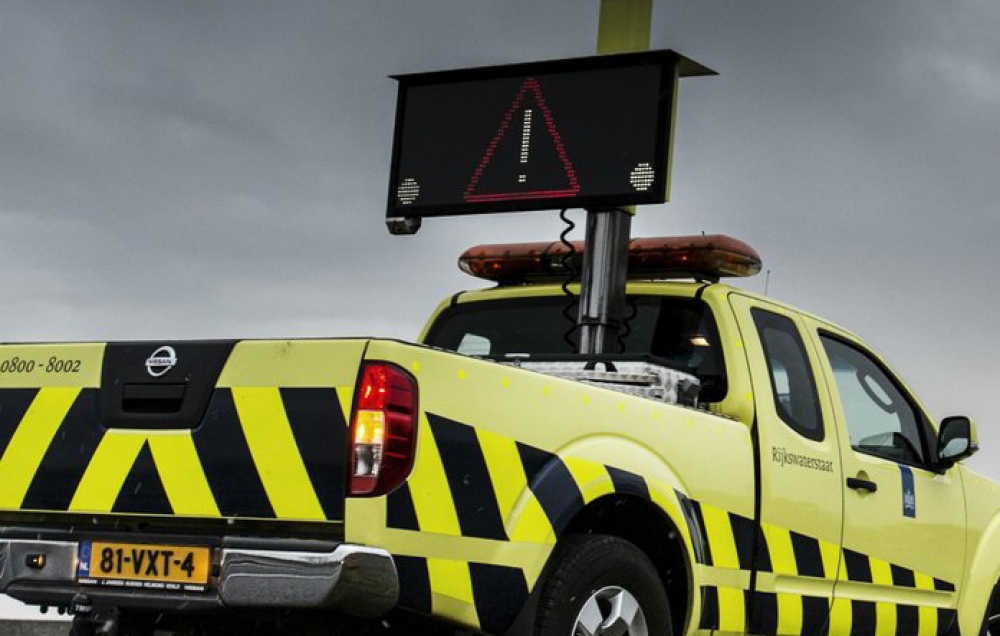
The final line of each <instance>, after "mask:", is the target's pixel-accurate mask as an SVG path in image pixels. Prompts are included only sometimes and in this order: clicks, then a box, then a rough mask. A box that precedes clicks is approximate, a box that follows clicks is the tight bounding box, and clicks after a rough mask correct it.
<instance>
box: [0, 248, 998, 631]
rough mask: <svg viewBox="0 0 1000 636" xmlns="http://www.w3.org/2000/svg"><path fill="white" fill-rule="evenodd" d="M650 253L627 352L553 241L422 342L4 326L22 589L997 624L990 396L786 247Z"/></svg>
mask: <svg viewBox="0 0 1000 636" xmlns="http://www.w3.org/2000/svg"><path fill="white" fill-rule="evenodd" d="M653 243H655V244H656V245H655V246H653V247H651V245H652V244H653ZM640 247H642V249H637V250H635V253H634V254H632V256H633V257H634V259H632V258H631V257H630V280H629V282H628V285H627V301H628V308H629V311H628V318H627V319H626V320H625V322H624V324H623V329H622V330H621V337H620V338H619V343H618V344H619V351H618V352H616V353H614V354H608V355H600V356H580V355H577V354H576V353H575V351H576V346H575V345H576V343H575V337H576V335H575V333H574V328H573V322H572V321H568V320H567V318H566V315H567V307H568V304H569V303H571V302H572V301H573V299H572V298H570V297H567V295H566V293H565V292H566V291H567V290H569V291H572V290H573V289H574V288H573V287H572V286H565V285H560V284H558V282H557V281H556V280H555V279H558V277H559V276H560V275H561V274H559V273H558V272H555V271H554V270H553V266H552V263H553V261H552V259H551V258H549V257H550V256H552V254H549V253H548V251H547V250H540V249H538V248H536V247H533V246H527V247H526V246H520V247H519V246H486V247H485V248H481V249H478V250H471V251H470V252H468V253H467V254H466V255H465V257H463V260H462V266H463V268H465V269H466V270H467V271H469V272H471V273H473V274H475V275H478V276H481V277H484V278H488V279H490V280H493V281H497V282H498V284H497V285H496V286H495V287H493V288H490V289H484V290H479V291H469V292H463V293H459V294H456V295H455V296H453V297H451V298H449V299H448V300H446V301H445V302H444V303H443V304H442V305H441V306H440V308H439V309H438V311H437V312H436V313H435V314H434V316H433V317H432V318H431V320H430V322H429V323H428V325H427V327H426V328H425V330H424V332H423V334H422V335H421V337H420V339H419V342H418V343H417V344H410V343H404V342H399V341H395V340H384V339H376V338H371V339H316V340H271V341H238V342H236V341H213V342H148V343H81V344H6V345H3V346H2V347H0V592H4V593H6V594H9V595H11V596H13V597H15V598H18V599H21V600H22V601H25V602H27V603H32V604H36V605H45V606H51V607H55V608H60V609H63V610H66V611H69V612H70V613H72V614H74V615H75V617H76V618H75V620H74V627H73V630H74V632H75V633H76V634H94V633H109V634H110V633H120V634H126V633H130V634H131V633H134V634H152V633H153V631H154V629H155V630H157V631H156V633H157V634H160V633H171V630H173V631H176V632H177V633H204V632H208V631H210V627H209V626H211V625H221V627H216V628H215V629H216V631H217V632H219V633H246V632H245V631H241V630H242V628H241V629H237V628H235V627H234V625H236V624H237V623H238V622H239V621H247V620H250V619H251V618H252V620H253V621H256V622H255V623H254V624H258V625H264V624H268V621H272V620H273V621H275V624H276V623H277V622H280V621H281V620H284V619H287V618H288V617H290V616H291V617H302V616H306V615H308V616H309V617H310V620H312V621H315V622H316V623H317V624H323V622H324V621H329V623H328V624H329V625H334V624H336V625H338V629H342V630H345V631H344V632H343V633H353V632H352V631H351V630H365V629H369V628H370V629H374V630H376V631H378V630H381V631H383V632H384V631H385V630H387V629H388V630H390V631H391V630H394V629H397V630H398V629H415V628H413V627H412V626H413V625H420V624H421V621H426V623H425V626H424V627H420V628H419V629H422V630H430V629H432V628H433V626H435V625H437V626H446V629H452V630H455V629H457V630H460V631H464V632H482V633H488V634H497V635H501V634H533V635H538V636H543V635H544V636H548V635H558V636H597V635H606V636H625V635H628V636H654V635H670V634H677V635H680V634H709V633H714V634H763V635H778V634H781V635H786V634H788V635H793V634H803V635H815V636H893V635H900V636H902V635H913V636H944V635H952V634H959V633H961V634H965V635H966V636H969V635H973V634H984V633H986V632H987V631H988V630H989V629H990V627H989V619H990V617H991V616H993V615H994V614H996V613H998V607H997V601H996V599H994V596H995V594H994V590H995V589H996V586H997V581H998V579H1000V515H998V511H1000V491H998V486H997V485H996V484H994V483H992V482H990V481H987V480H986V479H984V478H982V477H980V476H978V475H977V474H975V473H973V472H971V471H970V470H969V469H967V468H965V467H964V466H963V465H962V464H961V463H960V461H961V460H962V459H964V458H966V457H968V456H969V455H971V454H972V453H973V452H975V450H976V449H977V439H976V432H975V427H974V425H973V423H972V421H971V420H970V419H969V418H967V417H951V418H947V419H945V420H944V421H942V422H940V423H939V424H938V423H935V422H934V421H932V420H931V418H930V417H929V416H928V415H927V413H926V411H925V409H924V408H923V407H922V406H921V405H920V402H919V401H918V400H917V398H916V397H915V396H914V395H913V394H912V393H911V392H910V391H909V390H908V389H907V388H906V386H905V385H904V384H903V382H902V381H901V380H900V378H899V376H898V375H897V374H896V373H895V372H894V371H892V370H891V369H890V367H889V366H888V365H887V364H886V363H885V361H883V360H882V359H881V358H880V357H879V356H878V355H877V354H876V353H874V352H873V351H872V350H871V349H870V348H869V347H868V346H867V345H865V344H864V342H862V341H861V340H860V339H859V338H858V337H857V336H855V335H853V334H852V333H850V332H848V331H845V330H844V329H842V328H840V327H837V326H835V325H833V324H831V323H829V322H827V321H825V320H823V319H821V318H817V317H815V316H812V315H810V314H807V313H805V312H802V311H799V310H797V309H794V308H792V307H789V306H787V305H784V304H781V303H778V302H775V301H773V300H771V299H770V298H766V297H761V296H759V295H755V294H751V293H748V292H745V291H742V290H740V289H738V288H736V287H732V286H729V285H727V284H723V283H720V282H718V280H719V279H720V278H721V277H724V276H726V275H732V274H747V273H752V272H754V271H757V270H759V267H760V262H759V258H758V257H757V255H756V253H755V252H753V250H752V249H750V248H749V247H748V246H746V245H745V244H742V243H740V242H739V241H735V240H732V239H728V238H726V237H718V236H716V237H711V236H709V237H694V238H682V239H673V240H662V241H659V242H656V241H652V242H647V243H645V244H642V245H641V246H640ZM557 260H559V259H557ZM562 260H564V259H562ZM675 276H685V277H687V278H688V279H689V280H669V279H671V278H673V277H675ZM373 307H382V308H383V310H385V311H391V304H383V305H381V306H380V305H378V304H374V305H373ZM344 616H355V617H360V620H359V621H357V622H354V621H353V620H352V621H349V622H344V619H342V617H344ZM213 621H215V622H213ZM365 621H370V626H366V625H368V624H367V623H366V622H365ZM227 626H228V627H227ZM247 629H249V628H247ZM199 630H200V631H199ZM416 633H424V632H416Z"/></svg>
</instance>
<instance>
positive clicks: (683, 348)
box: [425, 296, 725, 402]
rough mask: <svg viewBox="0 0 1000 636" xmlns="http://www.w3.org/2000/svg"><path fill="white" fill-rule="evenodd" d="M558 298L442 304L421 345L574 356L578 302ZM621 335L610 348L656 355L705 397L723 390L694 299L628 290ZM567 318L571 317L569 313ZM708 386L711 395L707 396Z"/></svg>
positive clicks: (707, 315) (713, 337) (712, 331)
mask: <svg viewBox="0 0 1000 636" xmlns="http://www.w3.org/2000/svg"><path fill="white" fill-rule="evenodd" d="M567 307H568V299H567V298H565V297H561V296H547V297H542V298H518V299H504V300H488V301H479V302H472V303H466V304H460V305H455V306H453V307H449V308H448V309H446V310H444V311H443V312H442V313H441V315H440V316H439V317H438V319H437V321H436V322H435V323H434V324H433V325H432V326H431V329H430V331H429V332H428V334H427V338H426V340H425V344H428V345H431V346H434V347H440V348H442V349H448V350H450V351H456V352H458V353H462V354H465V355H472V356H482V357H489V358H496V359H504V358H517V357H528V358H531V357H539V356H544V357H551V356H569V355H574V354H575V353H576V350H577V341H578V337H579V330H578V329H576V328H575V323H576V305H575V304H574V305H573V306H572V307H570V308H569V309H568V310H567ZM625 314H626V316H627V317H628V316H631V317H630V318H628V320H626V323H625V329H624V335H623V337H621V338H619V347H618V348H617V349H612V350H611V351H610V352H609V353H612V354H626V355H634V356H653V357H655V358H658V359H659V361H661V362H662V363H663V364H666V365H667V366H670V367H672V368H675V369H678V370H681V371H686V372H688V373H692V374H694V375H696V376H698V378H699V379H701V380H702V384H703V388H702V399H703V400H705V401H712V402H715V401H720V400H721V399H722V398H723V397H724V396H725V364H724V361H723V358H722V347H721V346H720V344H719V335H718V328H717V327H716V324H715V318H714V317H713V315H712V312H711V310H710V309H709V308H708V307H707V306H706V305H705V304H704V303H703V302H702V301H701V300H697V299H693V298H674V297H670V296H629V297H628V304H627V306H626V309H625ZM567 316H568V317H567ZM706 392H707V393H709V397H706V395H705V394H706Z"/></svg>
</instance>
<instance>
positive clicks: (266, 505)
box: [0, 340, 367, 521]
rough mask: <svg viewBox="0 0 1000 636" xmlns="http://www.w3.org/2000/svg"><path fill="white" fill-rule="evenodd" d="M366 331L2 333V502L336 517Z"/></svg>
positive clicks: (118, 510) (8, 505)
mask: <svg viewBox="0 0 1000 636" xmlns="http://www.w3.org/2000/svg"><path fill="white" fill-rule="evenodd" d="M366 344H367V341H366V340H296V341H242V342H235V341H211V342H175V343H170V342H165V343H110V344H62V345H56V344H38V345H4V346H0V511H17V510H20V511H36V512H61V513H66V512H69V513H82V514H93V513H115V514H136V515H162V516H171V517H188V518H230V519H232V518H252V519H270V520H275V519H277V520H299V521H341V520H343V517H344V475H345V460H346V457H345V442H346V438H347V418H348V413H349V409H350V406H351V404H350V403H351V399H352V394H353V387H354V383H355V381H356V378H357V374H358V368H359V366H360V363H361V359H362V357H363V355H364V350H365V346H366Z"/></svg>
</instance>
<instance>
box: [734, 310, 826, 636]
mask: <svg viewBox="0 0 1000 636" xmlns="http://www.w3.org/2000/svg"><path fill="white" fill-rule="evenodd" d="M730 302H731V304H732V306H733V308H734V310H735V312H736V315H737V320H738V322H739V325H740V332H741V335H742V338H743V345H744V347H745V349H746V353H747V359H748V361H749V366H750V375H751V378H752V386H753V396H752V397H753V400H754V403H755V406H756V422H755V426H756V435H755V438H756V440H755V441H756V444H757V450H758V453H759V457H758V458H757V459H758V460H757V469H758V471H757V472H758V475H759V477H758V490H757V492H758V501H759V504H758V510H759V512H758V518H759V519H760V529H761V532H760V533H759V534H758V540H757V543H756V546H757V558H756V565H757V571H756V573H755V574H754V575H753V576H754V581H753V583H754V585H755V592H754V593H753V595H752V601H753V606H752V608H750V610H749V612H750V616H749V617H748V618H749V621H748V626H747V628H748V632H749V633H754V634H806V635H809V634H821V633H824V629H825V627H826V625H827V619H828V617H829V611H830V604H831V600H832V598H833V588H834V583H835V581H836V576H837V571H838V568H839V557H840V542H841V522H842V512H843V511H842V506H843V500H842V499H843V487H842V484H843V476H842V474H841V467H840V456H839V449H838V438H837V434H836V429H835V426H834V417H833V412H832V410H831V409H832V404H831V403H830V401H829V399H828V398H827V394H826V392H825V391H823V390H822V386H821V385H818V384H817V382H818V381H821V378H820V377H819V375H818V374H817V373H816V372H815V371H814V370H815V369H816V368H817V362H818V357H817V352H816V350H815V348H814V347H811V346H809V345H808V344H807V343H808V342H809V339H808V337H806V336H804V333H805V332H804V325H803V323H802V321H801V319H800V318H799V317H798V316H797V315H796V314H794V313H792V312H788V311H787V310H785V309H784V308H781V307H779V306H777V305H772V304H770V303H767V302H763V301H760V300H758V299H753V298H749V297H747V296H743V295H740V294H732V295H731V296H730Z"/></svg>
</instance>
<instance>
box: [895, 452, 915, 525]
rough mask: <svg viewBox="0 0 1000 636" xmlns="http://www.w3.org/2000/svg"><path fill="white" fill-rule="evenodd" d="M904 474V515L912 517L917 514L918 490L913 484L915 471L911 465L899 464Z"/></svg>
mask: <svg viewBox="0 0 1000 636" xmlns="http://www.w3.org/2000/svg"><path fill="white" fill-rule="evenodd" d="M899 472H900V473H902V475H903V516H904V517H909V518H911V519H914V518H916V516H917V491H916V489H915V488H914V486H913V471H912V470H910V467H909V466H903V465H900V466H899Z"/></svg>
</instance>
